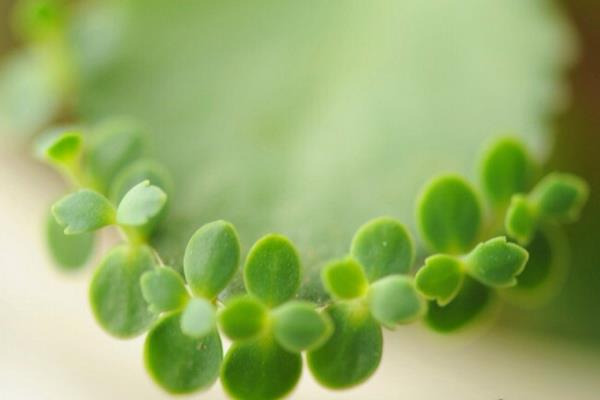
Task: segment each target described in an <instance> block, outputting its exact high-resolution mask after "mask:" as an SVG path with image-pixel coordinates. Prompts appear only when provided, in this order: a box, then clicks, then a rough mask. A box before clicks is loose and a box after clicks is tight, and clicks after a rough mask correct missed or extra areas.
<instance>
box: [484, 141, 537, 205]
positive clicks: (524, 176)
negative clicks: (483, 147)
mask: <svg viewBox="0 0 600 400" xmlns="http://www.w3.org/2000/svg"><path fill="white" fill-rule="evenodd" d="M480 170H481V177H480V179H481V186H482V189H483V192H484V193H485V195H486V197H487V198H488V200H489V201H490V203H491V204H492V205H493V206H494V207H497V208H503V207H506V206H507V205H508V203H509V202H510V199H511V197H512V195H514V194H515V193H525V192H526V191H527V190H528V189H529V187H530V185H531V183H532V180H533V178H534V175H535V165H534V163H533V161H532V159H531V157H530V156H529V154H528V152H527V149H526V148H525V146H523V143H521V141H519V140H518V139H516V138H512V137H505V138H501V139H500V140H498V141H496V142H495V143H494V144H493V145H492V146H491V147H490V149H488V150H487V151H486V152H485V154H484V156H483V159H482V162H481V167H480Z"/></svg>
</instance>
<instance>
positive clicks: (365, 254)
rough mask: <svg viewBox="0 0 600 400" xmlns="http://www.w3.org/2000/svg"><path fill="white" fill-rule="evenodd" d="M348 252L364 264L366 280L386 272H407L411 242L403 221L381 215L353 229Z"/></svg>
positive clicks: (386, 273)
mask: <svg viewBox="0 0 600 400" xmlns="http://www.w3.org/2000/svg"><path fill="white" fill-rule="evenodd" d="M350 252H351V254H352V256H353V257H354V258H356V259H357V260H358V261H359V262H360V263H361V265H362V266H363V267H364V269H365V272H366V274H367V277H368V279H369V282H373V281H376V280H378V279H380V278H383V277H384V276H387V275H392V274H405V273H408V272H409V270H410V267H411V265H412V262H413V258H414V245H413V241H412V238H411V237H410V235H409V233H408V231H407V230H406V228H405V227H404V225H402V224H401V223H399V222H397V221H396V220H394V219H391V218H385V217H383V218H377V219H374V220H372V221H370V222H368V223H366V224H365V225H363V226H362V227H361V228H360V229H359V230H358V231H357V232H356V235H354V239H352V246H351V250H350Z"/></svg>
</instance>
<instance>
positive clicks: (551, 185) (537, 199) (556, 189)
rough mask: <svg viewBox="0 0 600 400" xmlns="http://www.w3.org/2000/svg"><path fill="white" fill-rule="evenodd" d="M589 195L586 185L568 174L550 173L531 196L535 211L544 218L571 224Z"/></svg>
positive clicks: (581, 180)
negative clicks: (535, 207)
mask: <svg viewBox="0 0 600 400" xmlns="http://www.w3.org/2000/svg"><path fill="white" fill-rule="evenodd" d="M588 195H589V187H588V185H587V183H586V182H585V181H584V180H583V179H581V178H579V177H577V176H575V175H570V174H559V173H552V174H549V175H547V176H546V177H545V178H544V179H543V180H542V181H541V182H540V183H538V184H537V185H536V187H535V189H534V190H533V192H532V194H531V198H532V199H533V201H534V203H535V204H536V206H537V210H538V212H539V213H540V215H541V216H542V217H544V218H550V219H553V220H556V221H559V222H573V221H575V220H577V219H578V218H579V213H580V212H581V209H582V208H583V206H584V205H585V203H586V201H587V198H588Z"/></svg>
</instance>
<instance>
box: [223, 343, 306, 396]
mask: <svg viewBox="0 0 600 400" xmlns="http://www.w3.org/2000/svg"><path fill="white" fill-rule="evenodd" d="M301 372H302V358H301V356H300V354H297V353H290V352H288V351H287V350H285V349H284V348H283V347H281V346H280V345H279V344H277V342H276V341H275V340H274V339H273V338H272V337H270V336H266V337H261V338H259V339H255V340H250V341H243V342H235V343H234V344H232V345H231V348H230V349H229V351H228V352H227V355H226V356H225V360H224V361H223V368H222V369H221V383H222V384H223V388H224V389H225V391H226V392H227V393H228V394H229V395H230V396H231V397H232V398H234V399H243V400H271V399H280V398H282V397H285V396H286V395H287V394H288V393H290V392H291V391H292V390H293V389H294V387H295V386H296V384H297V383H298V381H299V380H300V374H301Z"/></svg>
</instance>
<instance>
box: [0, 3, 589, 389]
mask: <svg viewBox="0 0 600 400" xmlns="http://www.w3.org/2000/svg"><path fill="white" fill-rule="evenodd" d="M68 3H69V6H68V8H67V9H68V10H69V13H70V15H69V16H68V17H67V18H66V20H68V21H70V22H69V23H68V24H67V25H68V29H66V32H67V34H66V35H65V36H64V38H61V39H60V40H58V41H56V42H52V43H53V44H52V46H51V47H52V48H53V49H54V53H53V54H57V53H59V54H61V56H59V57H58V58H52V57H50V59H51V60H54V61H55V62H54V64H52V65H54V67H53V68H48V67H47V66H48V64H47V61H48V60H47V59H46V58H45V57H47V55H46V54H45V52H44V50H41V51H40V50H39V49H40V48H42V49H43V48H44V45H40V44H39V43H38V44H36V45H33V46H32V44H31V43H32V40H31V37H28V40H26V39H27V35H23V33H22V32H21V34H19V30H18V29H17V33H16V34H15V29H13V28H14V24H13V23H12V22H11V20H10V18H9V16H10V14H11V10H12V9H13V6H14V2H12V1H6V0H3V1H2V2H0V70H1V71H2V73H1V74H0V141H1V142H0V145H1V146H0V166H1V167H0V174H1V175H0V179H2V182H3V185H4V188H5V189H4V190H3V191H2V196H0V210H1V211H2V214H4V217H3V218H2V222H3V224H2V225H3V227H2V229H1V230H0V247H1V248H0V260H1V263H2V265H3V266H2V268H4V270H3V278H2V279H1V280H0V307H2V311H3V314H4V316H5V317H4V319H3V322H2V324H1V325H0V386H1V387H2V390H3V391H4V392H5V394H6V397H7V398H48V399H58V398H61V399H65V398H73V399H75V398H98V399H100V398H102V399H104V398H107V397H110V398H164V397H166V396H165V395H164V394H163V393H161V392H160V390H159V389H157V388H156V387H155V386H154V385H153V384H152V382H150V379H149V378H147V376H146V375H145V373H144V371H143V367H142V362H141V342H140V340H135V341H132V342H120V341H116V340H114V339H112V338H110V337H108V336H107V335H105V334H104V333H103V332H101V331H100V330H99V328H97V327H96V325H95V323H94V321H93V319H92V316H91V314H90V312H89V310H88V305H87V301H86V299H87V277H88V276H89V273H90V270H88V271H85V272H82V273H81V274H76V275H74V276H70V275H67V276H65V275H64V274H61V273H60V272H58V271H57V270H56V269H53V267H52V265H51V264H50V262H49V261H48V257H47V255H46V253H45V249H44V243H43V238H42V234H41V224H42V220H43V217H44V215H45V213H46V210H47V207H48V205H49V204H50V203H51V202H52V201H53V200H55V199H56V198H57V197H58V196H60V195H61V193H62V192H63V191H64V186H63V185H62V183H61V182H60V180H59V179H57V178H56V177H55V176H54V174H52V173H51V172H50V171H48V170H46V169H45V168H44V167H43V166H41V165H39V164H37V163H36V162H35V161H34V160H33V159H32V157H31V156H30V141H31V138H32V137H34V136H35V134H37V133H39V131H40V130H42V129H43V128H44V127H46V126H48V125H51V124H55V123H65V122H73V121H76V122H84V123H86V124H93V123H96V122H98V121H101V120H103V119H104V118H106V117H110V116H113V115H118V116H120V115H126V116H132V117H135V118H137V119H139V120H140V121H143V123H144V124H146V126H147V127H148V137H149V141H150V147H149V149H148V150H147V151H148V154H149V155H151V156H152V157H155V158H157V159H159V160H161V161H162V162H163V163H165V164H166V165H167V166H168V168H169V169H170V170H171V172H172V174H173V177H174V181H175V187H176V194H175V197H174V205H173V211H172V213H171V216H170V218H169V221H168V223H167V229H166V231H165V232H163V234H162V235H161V237H159V238H158V246H159V248H160V249H161V253H163V254H165V256H166V257H167V258H169V259H172V260H174V262H177V260H178V254H179V253H180V250H181V246H183V245H184V244H185V241H186V239H187V237H189V235H190V233H191V232H192V230H193V229H195V228H196V227H197V226H198V225H200V224H201V223H203V222H205V221H207V220H211V219H216V218H226V219H229V220H232V221H233V222H234V223H236V225H237V226H238V227H239V229H240V232H241V234H242V237H243V238H244V240H245V245H246V247H247V246H248V245H249V244H250V243H252V241H253V240H255V239H256V238H257V237H259V236H261V235H262V234H264V233H267V232H268V231H271V230H275V231H280V232H283V233H285V234H287V235H289V236H290V237H292V238H293V239H294V241H295V242H296V243H298V245H299V247H300V248H301V250H302V254H303V256H304V258H305V260H304V261H305V264H306V265H307V267H308V269H309V271H312V270H317V269H318V266H319V265H320V263H321V262H322V261H323V260H325V259H326V258H327V257H331V256H336V255H341V254H343V252H344V251H345V249H346V248H347V245H348V243H349V239H350V237H351V235H352V232H353V231H354V229H356V227H357V226H359V225H360V224H361V223H362V222H364V221H365V220H367V219H369V218H371V217H374V216H377V215H381V214H390V215H394V216H397V217H398V218H401V219H402V220H403V221H406V222H407V223H408V224H409V225H411V226H412V224H413V222H412V221H413V217H412V215H413V207H414V197H415V195H416V193H417V191H418V188H419V187H420V185H422V183H423V182H424V180H425V179H427V178H428V177H429V176H431V175H433V174H436V173H439V172H442V171H445V170H453V171H459V172H461V173H463V174H466V175H467V176H468V177H469V178H471V179H473V180H474V181H475V180H476V173H475V166H476V163H477V152H478V151H479V149H480V148H481V147H482V146H484V144H485V143H486V142H487V141H489V139H490V138H493V137H494V136H496V135H498V134H503V133H507V132H510V133H512V134H515V135H518V136H519V137H521V138H522V139H523V140H525V141H526V142H527V143H528V145H529V146H530V147H531V148H532V150H533V151H534V153H535V154H536V155H537V156H538V157H539V158H540V160H547V169H549V170H550V169H559V170H564V171H570V172H574V173H578V174H580V175H582V176H584V177H585V178H586V179H587V180H588V181H589V183H590V185H591V188H592V190H591V197H590V201H589V204H588V205H587V207H586V209H585V210H584V214H583V215H582V218H581V221H580V222H578V223H577V224H575V225H573V226H569V227H568V228H567V239H568V242H569V246H570V263H569V274H568V277H567V280H566V283H565V286H564V287H563V289H562V290H561V291H560V293H558V294H557V295H556V296H555V297H554V298H553V299H552V300H551V301H550V302H549V303H547V304H544V305H543V306H541V307H539V308H536V309H535V310H531V309H523V308H520V307H516V306H510V305H508V304H502V305H499V306H498V307H495V309H494V311H493V312H491V313H490V315H489V317H488V318H486V320H485V321H482V322H481V323H480V324H479V325H478V326H476V327H474V328H472V329H470V330H467V331H466V332H462V333H460V334H457V335H456V336H451V337H450V336H449V337H446V336H439V335H437V334H434V333H432V332H429V331H428V330H427V329H425V328H424V327H421V326H416V327H410V328H406V329H400V330H399V331H398V332H394V333H393V334H388V335H387V337H386V344H385V346H386V348H385V351H384V360H383V363H382V365H381V366H380V369H379V371H378V372H377V374H376V375H375V377H374V378H373V379H371V380H370V381H369V382H367V383H366V384H364V385H362V386H361V387H359V388H357V389H353V390H350V391H346V392H341V393H332V392H327V391H325V390H324V389H322V388H319V387H318V386H317V385H316V384H315V383H314V382H313V381H312V379H311V378H310V377H309V376H308V373H307V372H306V371H305V373H304V376H303V380H302V383H301V385H300V387H299V388H298V389H297V390H296V391H295V394H294V398H323V399H325V398H327V399H330V398H339V399H350V398H356V399H362V398H378V399H379V398H381V399H394V398H400V397H412V398H418V399H421V398H423V399H437V398H441V397H443V398H452V399H454V398H456V399H482V398H489V399H499V398H502V399H521V398H526V399H562V398H570V397H574V398H578V399H595V398H597V396H598V393H600V383H598V382H597V379H596V377H597V376H598V373H600V346H599V344H600V318H598V316H597V315H598V312H597V307H598V305H600V290H599V289H600V255H599V254H598V249H597V247H598V246H597V244H598V235H597V232H598V231H600V201H599V200H598V194H597V193H598V190H600V165H599V164H598V161H597V157H598V152H599V151H600V138H599V137H598V131H599V129H600V112H599V111H600V75H599V74H598V71H600V57H599V54H600V4H599V3H598V2H597V1H594V0H564V1H550V0H532V1H522V0H506V1H502V2H498V1H492V0H489V1H481V0H477V1H476V0H471V1H462V2H458V1H450V0H448V1H434V0H430V1H416V0H402V1H400V0H397V1H391V0H390V1H385V0H378V1H373V2H369V3H368V4H367V3H366V2H362V1H358V0H357V1H331V2H321V1H308V2H291V1H289V2H288V1H285V2H280V1H267V0H265V1H259V2H256V3H247V4H246V3H239V2H210V1H199V2H184V1H181V2H180V1H176V2H172V4H171V3H165V2H160V1H139V0H138V1H135V0H129V1H123V2H110V1H107V2H93V1H71V2H68ZM11 24H12V25H11ZM33 43H36V42H35V40H34V41H33ZM24 49H25V50H24ZM57 65H58V66H57ZM40 66H42V67H40ZM65 71H66V72H65ZM52 82H54V83H56V82H60V84H59V85H57V84H53V83H52ZM413 232H414V230H413ZM167 239H169V240H167ZM113 240H114V238H112V237H111V235H110V233H109V232H107V233H106V235H104V237H103V241H102V246H103V247H105V248H107V247H108V246H110V243H112V241H113ZM307 276H308V278H307V280H308V281H307V283H306V287H307V288H308V289H307V293H308V294H309V295H310V294H311V293H310V292H311V287H312V286H311V282H310V279H311V278H310V273H309V274H307ZM221 396H222V393H221V390H220V388H219V386H218V384H217V385H215V388H213V389H212V390H211V391H210V392H209V393H208V394H205V395H204V397H205V398H211V399H212V398H221ZM3 397H4V396H3ZM199 397H200V396H199Z"/></svg>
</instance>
